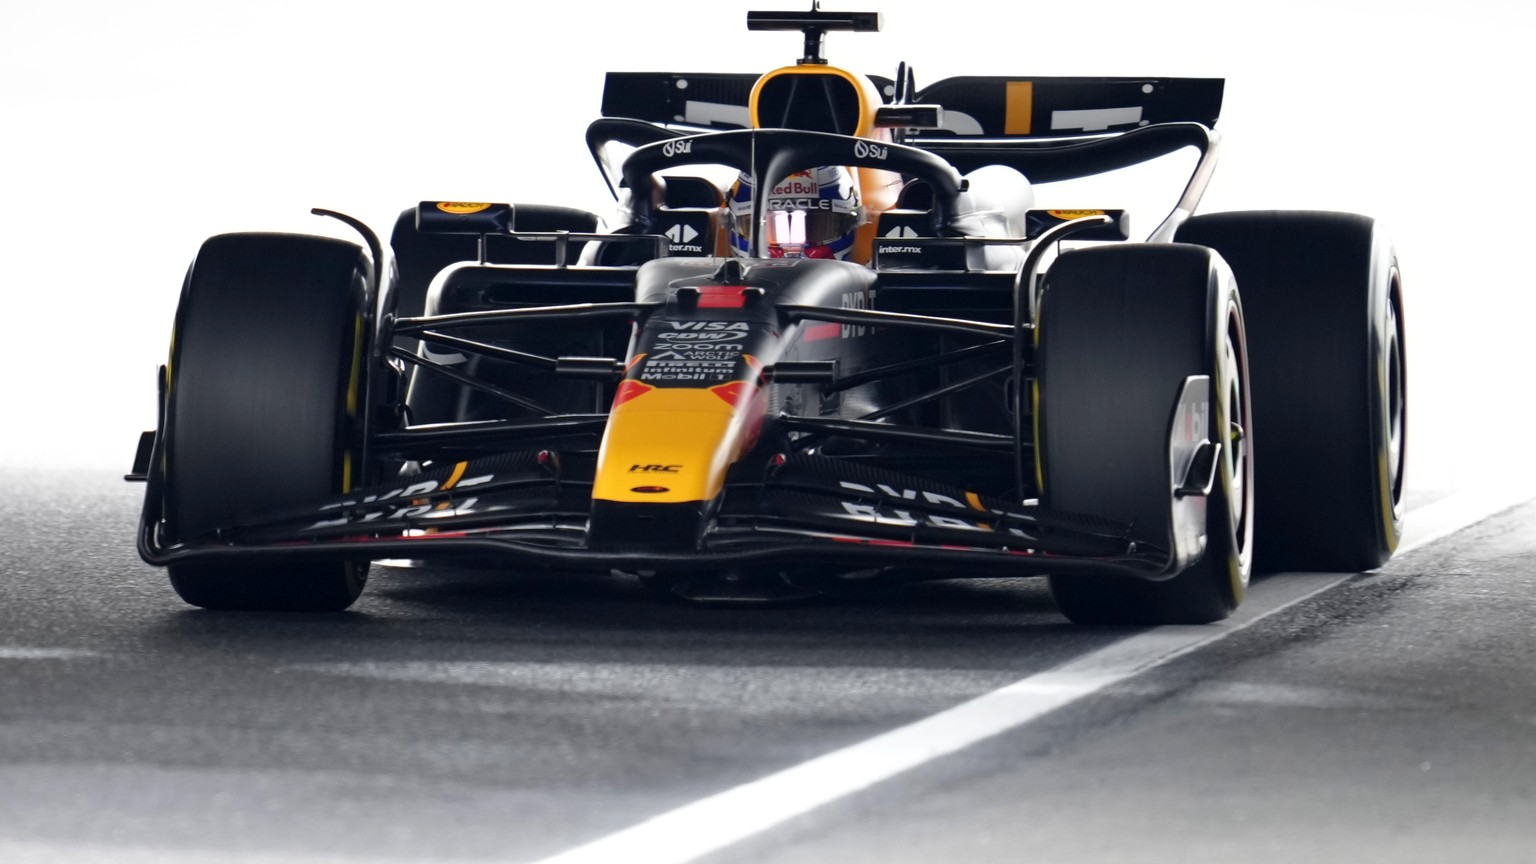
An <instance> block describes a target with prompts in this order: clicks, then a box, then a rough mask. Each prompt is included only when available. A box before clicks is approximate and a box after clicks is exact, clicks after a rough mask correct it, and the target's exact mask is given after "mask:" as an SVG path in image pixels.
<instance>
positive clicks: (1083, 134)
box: [130, 4, 1406, 624]
mask: <svg viewBox="0 0 1536 864" xmlns="http://www.w3.org/2000/svg"><path fill="white" fill-rule="evenodd" d="M748 26H749V28H750V29H756V30H784V31H795V32H799V33H801V34H803V36H804V46H805V47H804V53H803V56H802V57H801V58H800V59H799V61H798V62H797V63H795V64H793V65H789V66H785V67H783V68H780V69H775V70H773V71H770V72H768V73H766V74H761V75H735V74H683V73H612V74H610V75H609V76H608V79H607V83H606V85H605V91H604V94H603V106H602V112H601V115H602V116H601V117H599V118H598V119H597V120H596V121H594V122H593V123H592V124H591V126H590V127H589V128H588V129H587V133H586V140H587V144H588V146H589V147H590V149H591V151H592V154H593V156H594V158H595V159H596V161H597V165H598V168H599V170H600V172H601V174H602V176H603V178H604V179H605V180H606V182H607V183H608V184H609V187H610V188H611V190H612V191H613V193H614V195H615V198H616V201H617V205H616V208H615V214H614V215H610V216H609V217H608V218H607V219H599V218H598V216H596V215H595V214H592V213H589V212H586V211H583V210H579V209H575V208H569V207H562V206H555V205H548V204H504V203H486V202H452V201H432V202H423V203H421V204H420V205H419V206H417V207H415V208H412V209H409V210H407V211H406V212H405V213H404V214H402V217H401V219H400V221H399V222H398V223H397V224H396V226H395V228H394V231H393V234H392V236H391V238H390V242H389V243H387V244H386V243H385V242H383V241H382V240H381V239H380V238H379V237H378V236H377V235H375V234H374V233H373V232H372V231H371V230H370V229H369V228H367V227H366V226H364V225H362V224H361V223H359V222H358V221H357V220H354V219H352V218H350V217H347V216H344V215H342V214H339V213H333V212H330V211H316V212H317V213H318V214H321V215H324V216H331V217H334V218H337V219H340V220H342V221H343V222H346V223H347V224H348V225H351V226H352V228H354V229H355V230H356V231H357V233H358V234H359V236H360V237H361V242H360V243H349V242H345V241H341V240H336V239H331V238H328V237H321V236H305V235H292V234H270V233H250V234H226V235H221V236H216V237H213V238H210V239H209V240H207V241H206V242H205V243H204V244H203V245H202V248H201V249H200V250H199V251H198V253H197V255H196V258H195V259H194V261H193V262H192V265H191V268H190V269H189V271H188V273H187V276H186V280H185V284H184V286H183V288H182V295H181V301H180V305H179V307H178V310H177V313H176V320H175V327H174V332H173V340H172V346H171V351H170V358H169V360H168V362H167V363H166V365H165V367H164V368H163V369H162V374H161V377H160V381H161V386H160V402H159V404H160V421H159V425H158V428H157V429H156V430H154V431H152V432H147V433H145V434H144V436H143V438H142V440H141V442H140V447H139V454H138V458H137V459H136V464H135V467H134V472H133V474H132V475H130V478H131V479H136V480H142V481H144V482H146V484H147V487H146V492H147V494H146V496H145V506H144V511H143V517H142V522H141V528H140V536H139V549H140V553H141V555H142V557H143V558H144V559H145V560H146V561H148V562H149V563H151V564H155V565H163V566H166V567H167V568H168V570H169V574H170V580H171V584H172V585H173V586H174V588H175V589H176V591H177V592H178V593H179V594H180V596H181V597H182V598H183V599H185V600H186V601H188V602H189V603H192V604H195V605H198V606H202V607H206V608H210V609H291V610H336V609H342V608H345V607H346V606H348V605H349V604H350V603H352V602H353V601H354V600H355V599H356V598H357V596H358V594H359V592H360V591H361V589H362V588H363V585H364V581H365V579H366V574H367V571H368V568H369V562H370V561H372V560H378V559H414V560H422V561H433V560H444V559H447V560H470V559H472V560H475V561H477V562H491V563H492V564H494V565H495V566H500V567H504V568H505V569H506V570H507V571H509V572H516V571H518V570H524V569H527V568H555V569H569V570H601V571H618V572H623V573H629V574H634V575H635V576H636V577H638V578H640V579H643V580H645V581H646V582H647V583H648V584H651V585H654V586H655V587H656V588H657V589H658V590H661V591H664V592H669V593H672V594H675V595H678V596H682V597H688V598H697V599H734V600H772V599H783V598H791V597H803V596H807V595H811V594H815V593H817V592H822V591H828V590H838V589H851V588H854V587H857V586H871V585H881V586H884V585H891V584H899V583H903V582H907V581H912V580H920V579H952V578H987V577H1019V576H1040V577H1045V578H1047V579H1049V583H1050V587H1051V590H1052V592H1053V595H1054V596H1055V598H1056V600H1057V602H1058V603H1059V605H1060V608H1061V610H1062V612H1063V613H1064V614H1065V615H1066V616H1067V617H1069V618H1070V619H1072V620H1074V621H1078V622H1084V623H1122V624H1148V623H1152V624H1155V623H1199V622H1208V621H1214V620H1217V619H1220V618H1223V617H1225V616H1226V615H1228V614H1229V613H1230V612H1231V611H1232V610H1233V609H1234V608H1235V607H1236V606H1237V604H1238V603H1239V602H1240V601H1241V599H1242V597H1243V593H1244V590H1245V588H1246V586H1247V583H1248V580H1249V575H1250V573H1251V572H1252V571H1253V569H1254V567H1255V566H1256V562H1257V566H1259V567H1261V568H1265V569H1271V570H1274V569H1328V570H1354V569H1365V568H1371V567H1375V566H1377V565H1379V564H1381V563H1382V562H1384V561H1385V560H1386V559H1387V558H1388V557H1389V556H1390V555H1391V553H1392V551H1393V549H1394V547H1395V546H1396V544H1397V542H1398V538H1399V536H1400V532H1401V519H1402V485H1403V464H1404V440H1405V419H1406V404H1405V398H1404V394H1405V363H1404V356H1405V352H1404V339H1403V317H1402V289H1401V281H1400V277H1399V272H1398V267H1397V263H1396V259H1395V256H1394V253H1393V250H1392V247H1391V245H1390V243H1389V241H1388V239H1387V238H1386V237H1385V235H1384V234H1383V232H1382V231H1381V229H1380V228H1378V227H1377V225H1376V224H1375V223H1374V222H1373V221H1372V220H1371V219H1368V218H1365V217H1362V216H1356V215H1350V214H1340V213H1324V212H1275V211H1266V212H1240V213H1216V214H1210V215H1194V211H1195V208H1196V204H1197V203H1198V201H1199V199H1200V197H1201V194H1202V192H1203V190H1204V188H1205V185H1206V183H1207V182H1208V180H1209V178H1210V175H1211V171H1212V169H1213V167H1214V165H1215V161H1216V154H1217V143H1218V138H1217V135H1216V133H1215V132H1214V131H1213V128H1214V126H1215V123H1216V119H1217V116H1218V113H1219V110H1220V105H1221V98H1222V83H1223V82H1222V81H1220V80H1219V79H1188V78H1144V79H1143V78H1134V79H1133V78H1048V77H1047V78H1042V77H1033V78H1031V77H961V78H949V79H945V80H941V81H938V82H936V83H933V84H930V85H928V86H926V87H923V88H921V89H919V88H918V86H917V84H916V82H915V80H914V76H913V75H912V73H911V72H910V70H908V69H907V68H906V67H905V66H904V65H901V66H898V67H897V71H896V74H895V76H894V77H891V78H886V77H881V76H871V75H864V74H858V73H854V72H850V71H847V70H844V69H841V68H838V67H837V66H834V65H832V64H830V63H829V62H827V60H826V58H825V57H824V56H823V55H824V49H823V45H824V39H825V35H826V34H827V33H828V32H829V31H837V30H850V31H871V30H877V29H878V27H879V16H878V15H877V14H874V13H846V12H830V11H823V10H821V9H820V8H819V6H817V5H814V4H813V8H812V9H811V10H810V11H808V12H797V13H787V12H753V13H748ZM1184 151H1192V152H1194V153H1195V154H1197V156H1198V158H1197V160H1196V162H1195V169H1194V171H1193V174H1192V176H1191V177H1190V179H1189V180H1188V182H1187V184H1186V185H1185V186H1184V188H1183V189H1182V192H1179V191H1178V190H1174V191H1175V193H1176V194H1175V195H1170V198H1171V199H1174V202H1175V203H1174V206H1173V209H1172V212H1171V213H1170V214H1168V215H1167V216H1166V217H1165V218H1163V219H1162V220H1161V222H1160V223H1158V224H1156V226H1155V227H1154V228H1153V229H1152V230H1151V231H1150V232H1149V233H1148V234H1146V236H1145V237H1144V239H1139V240H1136V241H1134V242H1133V241H1132V240H1131V239H1130V237H1131V233H1130V227H1129V216H1128V214H1127V213H1126V212H1124V211H1122V210H1115V209H1105V208H1104V207H1103V205H1105V204H1113V203H1114V202H1105V201H1098V200H1090V201H1083V202H1082V206H1083V207H1084V208H1086V209H1080V210H1061V209H1037V208H1035V207H1034V190H1035V188H1036V186H1037V185H1038V184H1046V183H1062V182H1068V181H1071V180H1073V179H1074V178H1083V177H1089V176H1092V175H1097V174H1101V173H1104V172H1108V171H1113V170H1115V169H1119V168H1123V167H1127V166H1132V165H1136V164H1139V163H1142V162H1145V161H1147V160H1151V159H1156V158H1159V157H1162V156H1164V155H1166V154H1170V153H1175V152H1184Z"/></svg>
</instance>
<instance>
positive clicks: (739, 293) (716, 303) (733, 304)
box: [699, 285, 747, 309]
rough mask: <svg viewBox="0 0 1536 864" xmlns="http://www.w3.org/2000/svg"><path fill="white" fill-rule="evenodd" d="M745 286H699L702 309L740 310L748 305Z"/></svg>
mask: <svg viewBox="0 0 1536 864" xmlns="http://www.w3.org/2000/svg"><path fill="white" fill-rule="evenodd" d="M746 290H747V286H745V285H701V286H699V308H700V309H740V308H741V307H743V306H745V305H747V295H746V294H745V293H744V292H745V291H746Z"/></svg>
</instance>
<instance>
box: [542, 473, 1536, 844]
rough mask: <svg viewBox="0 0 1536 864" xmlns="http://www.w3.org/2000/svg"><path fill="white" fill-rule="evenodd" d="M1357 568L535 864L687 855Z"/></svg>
mask: <svg viewBox="0 0 1536 864" xmlns="http://www.w3.org/2000/svg"><path fill="white" fill-rule="evenodd" d="M1533 496H1536V484H1531V483H1528V482H1521V483H1510V484H1506V485H1504V486H1502V487H1500V488H1483V489H1469V490H1466V491H1462V492H1458V493H1456V494H1454V495H1451V496H1449V497H1447V498H1444V499H1441V500H1440V501H1436V502H1435V503H1433V504H1430V505H1428V506H1426V507H1422V508H1418V509H1416V510H1414V512H1413V514H1412V519H1411V520H1409V523H1408V525H1409V528H1408V532H1407V535H1406V536H1405V537H1404V541H1403V543H1402V544H1401V545H1400V546H1399V548H1398V553H1397V554H1399V555H1402V554H1403V553H1406V552H1408V551H1410V550H1413V549H1417V548H1419V547H1421V546H1424V545H1426V544H1428V543H1431V542H1433V541H1435V540H1438V539H1440V538H1441V537H1444V536H1446V535H1447V534H1450V533H1452V532H1454V531H1457V530H1459V529H1461V528H1465V527H1467V526H1469V525H1472V524H1473V523H1475V522H1478V521H1481V520H1482V519H1485V518H1487V517H1488V516H1491V515H1493V514H1494V513H1497V512H1499V511H1501V510H1505V509H1508V508H1510V507H1513V506H1515V505H1517V504H1520V503H1522V502H1524V501H1527V500H1530V499H1531V498H1532V497H1533ZM1353 576H1354V574H1339V573H1307V574H1288V575H1285V576H1284V577H1283V578H1269V579H1264V580H1260V581H1258V582H1256V583H1255V584H1254V586H1253V588H1252V589H1251V590H1250V592H1249V595H1248V598H1247V600H1246V601H1245V602H1244V603H1243V605H1242V606H1241V607H1240V608H1239V609H1238V612H1237V614H1236V615H1233V616H1232V617H1231V618H1229V619H1228V620H1226V621H1223V622H1221V623H1220V624H1213V625H1206V626H1200V627H1158V628H1154V629H1152V630H1147V631H1145V632H1142V633H1139V634H1137V635H1135V636H1130V637H1127V638H1125V639H1122V640H1120V641H1119V642H1115V643H1113V644H1111V645H1108V646H1106V647H1104V648H1100V649H1099V650H1097V651H1094V652H1092V653H1089V654H1085V655H1083V656H1082V657H1079V658H1078V659H1076V660H1072V661H1070V662H1068V663H1066V664H1063V665H1061V666H1058V667H1056V668H1054V669H1050V670H1047V671H1045V672H1039V673H1036V674H1034V675H1030V676H1029V677H1027V678H1024V679H1022V680H1019V681H1015V682H1014V683H1012V684H1009V685H1007V686H1005V687H1003V688H1001V689H999V690H994V691H992V692H990V693H987V694H985V695H983V696H979V697H977V698H975V699H972V700H970V701H969V702H964V703H961V704H959V705H956V706H955V707H953V708H950V709H948V710H946V711H942V712H940V713H938V714H934V715H932V716H930V717H926V718H924V719H922V720H919V721H917V722H916V723H912V724H910V725H907V726H902V727H900V728H898V729H893V730H891V731H890V732H886V733H884V734H882V735H877V736H875V737H874V738H870V739H868V740H866V741H862V742H860V743H858V744H854V745H853V746H851V747H845V748H843V749H842V750H837V751H834V752H832V753H828V754H826V755H824V756H819V757H817V758H815V759H812V760H810V761H809V762H804V763H801V764H799V765H796V766H794V767H792V768H788V769H786V770H783V771H780V772H778V773H777V774H770V775H769V776H767V777H764V778H762V779H760V780H754V781H752V782H751V783H746V784H743V785H741V786H737V787H735V788H733V789H728V790H726V791H724V792H721V793H718V794H716V795H711V796H710V797H708V798H703V799H701V800H698V801H695V802H693V803H691V804H686V805H684V806H682V807H679V808H677V809H675V810H671V811H669V812H666V813H662V814H661V815H659V816H655V817H652V818H650V819H647V820H646V821H644V822H641V823H640V824H638V825H635V826H633V827H630V828H626V829H624V830H622V831H619V832H617V833H614V834H610V835H608V836H606V837H603V838H600V839H598V840H596V841H593V842H591V843H588V844H586V845H583V846H578V847H576V848H574V849H571V850H568V851H566V852H563V853H560V854H558V855H555V856H553V857H550V858H545V859H543V860H542V861H540V862H538V864H612V862H615V861H623V862H625V864H684V862H688V861H693V860H695V859H697V858H700V857H702V856H704V855H707V854H709V853H711V852H714V851H716V850H719V849H723V848H725V847H726V846H730V845H731V844H733V843H737V842H739V841H741V840H744V839H746V838H748V837H751V836H753V835H754V834H758V833H760V832H762V831H765V830H767V829H769V828H771V827H773V826H775V825H778V824H780V823H782V822H785V821H788V820H789V819H792V818H794V817H796V816H799V815H801V814H803V813H807V812H810V811H811V810H814V809H816V808H817V807H820V806H822V805H823V804H828V803H831V802H833V801H836V800H838V799H839V798H843V797H846V796H848V795H851V794H853V793H855V792H858V791H860V790H862V789H866V788H868V787H870V786H873V785H874V784H876V783H879V782H881V781H882V780H886V779H888V778H890V777H893V776H895V775H897V774H900V773H902V772H904V771H907V770H909V769H912V768H916V767H918V766H919V765H922V764H924V763H927V762H930V761H932V760H934V759H937V758H939V757H941V756H945V755H948V754H950V753H954V752H956V751H958V750H961V749H963V748H965V747H969V746H970V745H972V744H975V743H976V742H978V741H982V740H984V739H987V738H990V737H992V736H994V735H998V734H1000V733H1003V732H1007V731H1008V730H1010V729H1015V728H1018V727H1019V726H1022V725H1024V724H1025V723H1028V722H1030V721H1032V720H1035V719H1038V718H1039V717H1041V716H1043V715H1045V714H1047V713H1050V712H1051V711H1054V710H1056V709H1057V708H1061V707H1062V706H1064V705H1067V704H1069V703H1072V702H1075V701H1077V700H1078V699H1082V698H1083V697H1085V696H1090V695H1092V694H1094V693H1098V692H1100V691H1102V690H1104V689H1105V688H1107V687H1110V686H1112V685H1114V684H1117V683H1119V682H1121V681H1124V680H1126V679H1127V678H1130V677H1132V676H1135V675H1139V674H1141V673H1142V672H1145V671H1147V670H1149V669H1152V668H1154V667H1157V666H1161V665H1163V664H1165V663H1167V662H1169V661H1171V660H1173V659H1175V658H1177V657H1181V656H1183V655H1185V654H1188V653H1190V652H1191V651H1194V650H1196V649H1198V648H1202V647H1205V646H1208V645H1210V644H1212V643H1215V642H1218V641H1220V640H1222V639H1225V638H1226V637H1228V636H1230V635H1232V634H1233V633H1236V632H1238V631H1239V630H1242V629H1244V628H1246V627H1248V626H1249V625H1251V624H1254V623H1255V622H1258V621H1261V620H1263V619H1264V618H1267V617H1269V616H1270V615H1273V614H1275V613H1276V612H1279V611H1281V610H1283V609H1286V608H1288V607H1290V606H1292V605H1295V604H1296V603H1300V602H1301V601H1303V600H1306V599H1308V598H1309V597H1313V596H1315V595H1317V594H1320V593H1322V592H1324V591H1327V590H1329V589H1330V588H1333V587H1335V586H1337V585H1339V584H1341V583H1343V582H1345V581H1347V580H1349V579H1351V578H1353Z"/></svg>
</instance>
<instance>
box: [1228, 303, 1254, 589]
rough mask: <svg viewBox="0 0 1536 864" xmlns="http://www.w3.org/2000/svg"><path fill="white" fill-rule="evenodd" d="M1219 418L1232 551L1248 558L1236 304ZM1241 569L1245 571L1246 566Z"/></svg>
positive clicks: (1243, 361) (1244, 401) (1241, 348)
mask: <svg viewBox="0 0 1536 864" xmlns="http://www.w3.org/2000/svg"><path fill="white" fill-rule="evenodd" d="M1221 364H1222V369H1223V374H1222V376H1221V380H1222V388H1223V393H1222V396H1221V408H1222V414H1221V419H1222V420H1224V421H1225V429H1224V430H1222V435H1223V438H1224V440H1222V441H1221V445H1222V448H1221V454H1222V455H1221V458H1222V463H1223V464H1222V471H1223V473H1225V474H1226V476H1227V477H1228V478H1230V483H1229V485H1228V487H1227V488H1228V490H1229V492H1228V495H1227V511H1228V513H1227V515H1228V517H1229V519H1230V520H1231V521H1230V523H1229V524H1230V525H1231V526H1232V535H1233V538H1234V539H1235V541H1236V544H1237V545H1236V549H1235V551H1236V553H1237V556H1238V558H1239V559H1240V560H1242V561H1246V560H1247V558H1248V547H1249V542H1248V541H1249V538H1250V537H1251V536H1252V531H1250V530H1249V514H1250V512H1251V507H1252V501H1253V495H1252V489H1253V485H1252V480H1253V466H1252V464H1251V459H1250V449H1251V448H1250V447H1249V442H1248V430H1249V429H1250V428H1251V427H1252V417H1251V414H1250V411H1249V401H1248V394H1247V392H1246V391H1245V390H1244V388H1243V382H1244V381H1246V380H1247V377H1248V375H1247V373H1248V352H1247V350H1246V345H1245V344H1244V334H1243V324H1242V318H1241V317H1240V315H1239V313H1238V311H1237V309H1236V308H1233V309H1232V311H1231V312H1230V313H1229V314H1228V316H1227V327H1226V336H1225V338H1224V339H1223V340H1222V345H1221ZM1244 569H1245V572H1246V568H1244Z"/></svg>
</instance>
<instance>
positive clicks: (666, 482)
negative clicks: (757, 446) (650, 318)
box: [592, 382, 762, 504]
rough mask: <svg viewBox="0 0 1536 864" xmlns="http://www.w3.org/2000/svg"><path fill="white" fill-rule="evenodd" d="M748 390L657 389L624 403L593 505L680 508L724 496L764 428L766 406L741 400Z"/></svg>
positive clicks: (607, 443)
mask: <svg viewBox="0 0 1536 864" xmlns="http://www.w3.org/2000/svg"><path fill="white" fill-rule="evenodd" d="M625 383H626V384H638V382H625ZM639 386H640V387H644V386H645V385H639ZM748 387H750V385H747V384H745V383H742V382H734V383H733V384H726V385H721V386H720V387H715V388H683V387H669V388H665V389H663V388H654V389H646V390H645V391H644V392H643V393H641V394H640V395H637V396H629V397H628V398H627V399H622V401H620V402H619V404H617V405H615V407H614V409H613V413H612V414H611V415H610V417H609V418H608V429H607V431H606V432H605V433H604V434H603V443H602V449H601V450H600V451H599V452H598V458H597V477H596V479H595V480H594V482H593V485H592V497H593V498H594V499H597V500H603V501H623V502H634V503H645V504H676V503H681V502H687V501H709V500H711V499H713V498H714V497H715V496H716V495H719V494H720V489H721V488H722V487H723V486H724V485H725V472H726V471H727V470H729V469H730V467H731V464H732V463H734V462H735V461H736V459H737V458H738V457H739V456H740V455H741V453H742V452H743V451H744V450H745V449H746V446H747V445H748V444H750V443H751V441H752V438H753V437H754V436H755V435H756V433H757V429H758V426H759V424H760V423H761V420H762V415H761V409H762V405H761V403H760V402H759V400H757V399H754V398H740V399H738V398H736V396H737V394H738V393H741V391H742V390H743V389H744V388H748ZM728 388H735V389H734V390H731V389H728ZM722 390H724V391H725V393H722V392H717V391H722ZM741 395H748V394H745V393H742V394H741ZM621 398H622V397H621ZM728 400H731V401H728ZM636 490H641V491H636Z"/></svg>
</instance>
